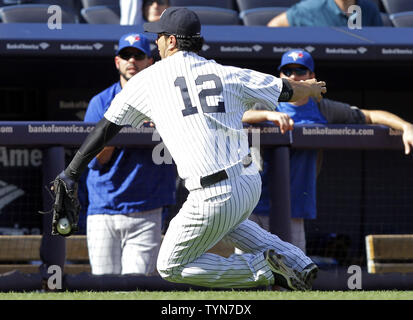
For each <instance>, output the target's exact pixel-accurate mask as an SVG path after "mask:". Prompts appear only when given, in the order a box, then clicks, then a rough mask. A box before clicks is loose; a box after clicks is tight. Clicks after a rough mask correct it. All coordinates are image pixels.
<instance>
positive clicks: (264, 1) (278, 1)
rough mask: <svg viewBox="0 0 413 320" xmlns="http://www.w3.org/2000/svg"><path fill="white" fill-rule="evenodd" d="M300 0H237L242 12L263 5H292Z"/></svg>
mask: <svg viewBox="0 0 413 320" xmlns="http://www.w3.org/2000/svg"><path fill="white" fill-rule="evenodd" d="M299 1H300V0H237V5H238V9H239V11H240V12H242V11H245V10H248V9H253V8H262V7H291V6H292V5H294V4H296V3H297V2H299Z"/></svg>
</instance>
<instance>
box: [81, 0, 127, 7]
mask: <svg viewBox="0 0 413 320" xmlns="http://www.w3.org/2000/svg"><path fill="white" fill-rule="evenodd" d="M115 2H116V3H117V4H118V5H119V1H113V0H82V5H83V8H89V7H95V6H113V5H114V4H115Z"/></svg>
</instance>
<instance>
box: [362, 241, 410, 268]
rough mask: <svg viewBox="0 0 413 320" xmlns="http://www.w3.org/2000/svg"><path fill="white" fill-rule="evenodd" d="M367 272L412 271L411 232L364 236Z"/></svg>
mask: <svg viewBox="0 0 413 320" xmlns="http://www.w3.org/2000/svg"><path fill="white" fill-rule="evenodd" d="M366 255H367V271H368V272H369V273H390V272H398V273H410V272H413V234H375V235H367V236H366Z"/></svg>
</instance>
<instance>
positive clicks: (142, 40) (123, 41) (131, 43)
mask: <svg viewBox="0 0 413 320" xmlns="http://www.w3.org/2000/svg"><path fill="white" fill-rule="evenodd" d="M128 47H132V48H136V49H139V50H140V51H142V52H143V53H145V54H146V55H147V56H148V57H150V56H151V54H152V53H151V48H150V46H149V40H148V38H147V37H145V36H144V35H143V34H140V33H128V34H125V35H123V36H122V38H120V40H119V46H118V50H117V51H116V54H119V52H120V51H121V50H122V49H124V48H128Z"/></svg>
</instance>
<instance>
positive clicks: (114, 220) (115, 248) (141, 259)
mask: <svg viewBox="0 0 413 320" xmlns="http://www.w3.org/2000/svg"><path fill="white" fill-rule="evenodd" d="M161 225H162V208H157V209H153V210H148V211H142V212H136V213H129V214H116V215H111V214H93V215H88V217H87V244H88V251H89V260H90V265H91V267H92V274H96V275H101V274H143V275H151V274H154V273H155V272H156V260H157V257H158V252H159V247H160V243H161Z"/></svg>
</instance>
